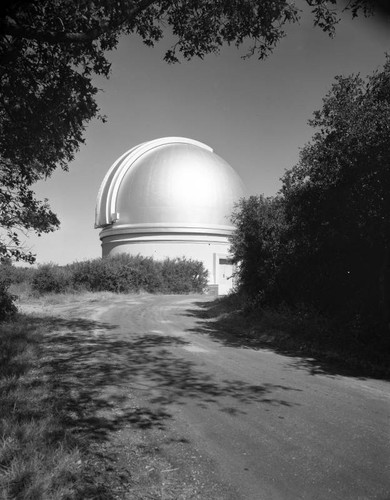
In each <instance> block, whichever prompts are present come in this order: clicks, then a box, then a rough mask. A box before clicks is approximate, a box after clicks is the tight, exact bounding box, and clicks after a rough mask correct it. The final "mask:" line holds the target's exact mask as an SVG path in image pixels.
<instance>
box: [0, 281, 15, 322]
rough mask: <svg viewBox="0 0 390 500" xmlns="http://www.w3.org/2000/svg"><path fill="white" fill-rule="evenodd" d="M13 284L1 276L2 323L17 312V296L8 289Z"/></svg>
mask: <svg viewBox="0 0 390 500" xmlns="http://www.w3.org/2000/svg"><path fill="white" fill-rule="evenodd" d="M10 284H11V282H10V281H9V280H8V279H4V278H3V277H1V276H0V321H6V320H8V319H10V318H12V316H14V315H15V313H16V312H17V308H16V306H15V304H14V302H15V300H16V296H15V295H12V294H11V293H9V291H8V288H9V286H10Z"/></svg>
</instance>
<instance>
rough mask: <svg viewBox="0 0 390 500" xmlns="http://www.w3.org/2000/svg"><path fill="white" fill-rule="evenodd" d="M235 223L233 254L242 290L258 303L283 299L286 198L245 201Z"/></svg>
mask: <svg viewBox="0 0 390 500" xmlns="http://www.w3.org/2000/svg"><path fill="white" fill-rule="evenodd" d="M231 220H232V222H233V224H234V225H235V227H236V230H235V232H234V234H233V236H232V237H231V241H230V242H231V248H230V251H231V252H232V255H233V263H234V264H236V266H237V270H236V278H237V281H238V283H239V285H240V287H241V289H242V290H245V293H246V294H248V295H249V297H252V299H254V300H255V301H257V302H261V301H263V300H264V299H265V298H266V299H267V301H268V302H269V301H271V300H272V298H273V297H279V296H280V294H281V287H283V283H282V282H281V281H280V274H281V273H280V268H281V264H282V261H283V254H284V253H285V251H286V246H284V245H283V241H284V240H283V233H284V232H285V230H286V227H285V216H284V207H283V200H282V198H280V197H276V198H272V197H269V198H266V197H264V196H263V195H260V196H250V197H249V198H248V199H241V200H240V201H239V202H238V203H237V204H236V206H235V208H234V211H233V214H232V217H231Z"/></svg>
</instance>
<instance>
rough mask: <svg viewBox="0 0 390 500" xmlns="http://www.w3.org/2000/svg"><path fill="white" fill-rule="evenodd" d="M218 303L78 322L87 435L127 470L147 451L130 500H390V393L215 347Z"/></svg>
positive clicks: (175, 303)
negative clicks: (98, 438) (213, 313)
mask: <svg viewBox="0 0 390 500" xmlns="http://www.w3.org/2000/svg"><path fill="white" fill-rule="evenodd" d="M210 300H212V299H211V298H207V297H204V296H150V295H144V296H142V295H140V296H134V297H123V298H118V299H116V300H115V301H112V302H111V303H109V304H106V305H105V306H104V307H102V304H101V303H99V302H97V303H91V304H89V305H88V307H85V306H83V305H82V304H81V305H80V307H79V308H74V309H73V311H72V312H71V314H70V313H69V312H68V313H66V315H67V321H68V322H69V325H68V326H70V329H72V328H73V330H74V331H76V330H78V333H77V336H78V343H77V346H76V347H74V351H73V358H72V360H73V365H72V366H76V364H77V363H79V365H77V366H79V368H77V370H78V371H77V370H76V371H74V372H73V375H72V376H73V378H74V379H77V380H78V382H79V384H80V385H83V387H84V391H85V394H87V395H88V396H84V398H85V397H88V398H90V401H93V405H94V407H93V412H94V413H93V418H94V419H95V420H91V418H89V420H86V425H87V424H88V425H91V422H92V421H93V422H94V425H95V430H96V432H103V431H104V430H106V431H107V432H110V433H111V434H112V433H113V432H115V436H116V437H115V438H113V439H114V441H115V440H116V441H115V442H116V443H117V445H118V446H119V448H120V450H121V451H120V453H121V455H120V456H121V457H122V458H121V460H122V462H123V466H124V467H125V465H126V464H125V462H126V460H129V461H131V463H132V466H133V467H134V464H135V463H136V461H137V456H134V453H135V452H134V449H135V448H137V449H138V450H143V452H142V453H141V452H139V453H138V465H137V467H138V472H137V473H136V475H137V474H138V476H137V477H138V479H139V478H140V477H141V476H142V477H143V478H144V479H143V480H141V481H140V480H138V479H137V480H134V482H133V483H132V486H131V487H130V486H129V489H128V496H127V497H126V498H137V499H138V498H145V499H146V498H161V499H165V500H167V499H171V498H172V499H174V498H175V499H179V498H180V499H190V498H191V499H202V500H203V499H210V500H211V499H213V500H214V499H221V500H223V499H232V500H233V499H234V500H239V499H243V500H252V499H253V500H274V499H275V500H276V499H277V500H295V499H297V500H298V499H299V500H304V499H310V500H313V499H316V500H321V499H324V500H328V499H329V500H337V499H340V500H348V499H351V500H363V499H364V500H389V499H390V424H389V415H390V384H389V383H388V382H386V381H380V380H372V379H363V378H355V377H345V376H341V375H337V374H333V373H326V371H324V370H322V371H320V370H313V360H305V359H302V358H298V357H287V356H281V355H278V354H275V353H274V352H271V351H268V350H264V349H257V350H255V349H252V348H246V346H245V345H240V346H233V345H232V343H231V342H228V341H226V342H225V341H224V340H223V336H221V332H219V333H218V339H216V337H215V336H214V335H213V324H212V322H210V320H206V319H205V318H204V316H203V317H202V311H203V309H204V307H205V306H207V302H208V301H210ZM80 318H85V319H84V320H83V319H80ZM83 321H84V323H83ZM72 322H73V327H72ZM80 331H83V332H85V338H84V340H83V341H80V339H81V337H80ZM205 332H207V333H205ZM68 371H69V369H68ZM64 373H65V370H64ZM79 390H80V391H81V392H82V389H81V388H80V389H79ZM96 400H99V401H100V403H99V405H97V404H96ZM80 401H84V400H83V399H82V398H81V396H80ZM91 404H92V403H91ZM91 411H92V410H91ZM113 414H115V417H114V416H113ZM89 417H91V415H90V416H89ZM107 422H109V424H108V423H107ZM145 450H146V451H145ZM140 461H141V462H140ZM152 483H153V484H154V486H153V488H154V489H153V488H152V486H151V485H152ZM157 483H158V484H157ZM143 488H145V489H144V490H143ZM153 492H154V493H153ZM153 495H154V496H153Z"/></svg>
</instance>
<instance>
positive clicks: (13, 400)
mask: <svg viewBox="0 0 390 500" xmlns="http://www.w3.org/2000/svg"><path fill="white" fill-rule="evenodd" d="M44 328H45V325H44V324H40V323H39V322H36V321H34V322H32V321H31V319H29V318H28V317H26V316H21V315H20V316H18V317H17V319H16V321H14V322H12V323H11V322H7V323H2V324H1V326H0V332H1V334H0V498H1V499H2V500H11V499H12V500H14V499H26V500H27V499H28V500H34V499H37V500H38V499H39V500H60V499H61V500H64V499H69V500H71V499H74V498H76V492H77V483H78V480H79V477H80V471H81V458H80V450H79V449H78V446H77V444H76V442H75V440H74V438H73V437H72V436H71V435H70V434H69V433H67V431H66V430H65V429H64V427H63V425H62V423H61V418H60V412H61V409H60V408H59V407H58V406H57V404H56V402H55V401H53V400H52V398H51V395H50V391H49V390H48V385H47V374H45V373H44V371H43V369H42V361H43V360H42V357H41V355H42V352H41V349H40V342H41V340H42V333H41V332H42V329H44Z"/></svg>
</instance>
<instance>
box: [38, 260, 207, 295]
mask: <svg viewBox="0 0 390 500" xmlns="http://www.w3.org/2000/svg"><path fill="white" fill-rule="evenodd" d="M31 281H32V289H33V290H34V291H35V292H38V293H40V294H44V293H61V292H69V291H81V290H87V291H91V292H103V291H107V292H114V293H137V292H140V291H145V292H148V293H178V294H180V293H201V292H202V291H203V290H204V288H205V287H206V285H207V271H206V270H205V269H204V267H203V263H202V262H199V261H195V260H191V259H186V258H184V257H183V258H179V259H166V260H165V261H162V262H161V261H155V260H153V258H152V257H142V256H141V255H135V256H134V255H128V254H120V255H116V256H114V257H110V258H105V259H91V260H86V261H83V262H74V263H73V264H69V265H68V266H65V267H60V266H56V265H54V264H45V265H42V266H39V267H38V269H37V270H35V272H34V275H33V278H32V280H31Z"/></svg>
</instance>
